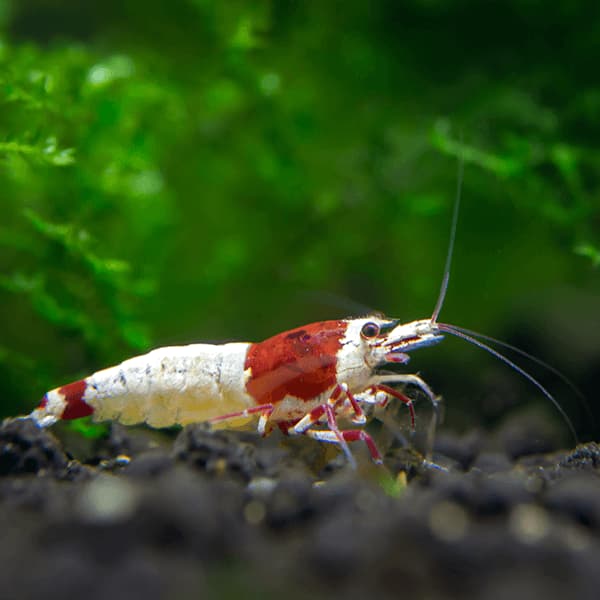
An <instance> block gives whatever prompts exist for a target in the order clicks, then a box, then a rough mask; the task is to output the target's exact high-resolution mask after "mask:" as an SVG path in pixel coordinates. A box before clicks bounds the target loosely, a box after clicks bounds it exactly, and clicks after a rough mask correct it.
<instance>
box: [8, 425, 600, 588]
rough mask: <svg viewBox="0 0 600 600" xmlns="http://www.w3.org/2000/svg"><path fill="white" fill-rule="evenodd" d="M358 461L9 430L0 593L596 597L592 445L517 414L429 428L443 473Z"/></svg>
mask: <svg viewBox="0 0 600 600" xmlns="http://www.w3.org/2000/svg"><path fill="white" fill-rule="evenodd" d="M507 432H508V433H507ZM491 438H493V439H494V440H495V442H494V444H491V443H488V439H491ZM498 440H500V442H499V441H498ZM282 442H285V443H282ZM332 456H333V459H331V458H332ZM357 456H358V458H359V468H358V470H356V471H353V470H351V469H350V468H349V467H348V466H347V465H346V464H345V463H344V461H343V460H341V458H339V457H336V455H335V454H329V453H324V450H323V447H322V446H319V445H318V444H316V443H315V442H313V441H310V440H289V441H285V440H282V439H281V438H277V437H271V438H267V439H260V438H258V437H256V436H254V435H250V434H244V433H237V432H227V433H225V432H211V431H209V430H207V429H206V428H205V427H202V426H192V427H188V428H187V429H184V430H183V431H181V432H180V433H178V434H177V433H173V432H153V431H150V430H145V429H125V428H123V427H120V426H114V427H112V429H111V431H110V433H109V435H108V436H107V437H104V438H103V439H101V440H95V441H90V440H86V439H85V438H83V437H82V436H81V435H79V434H75V433H73V432H71V431H68V430H67V429H57V430H56V431H55V432H49V431H42V430H39V429H38V428H37V427H36V426H35V425H34V424H33V423H32V422H30V421H28V420H22V421H7V422H5V423H4V424H3V425H2V427H1V428H0V502H1V509H0V539H1V542H0V598H11V599H18V598H45V599H48V598H63V599H69V598H77V599H78V600H82V599H83V600H94V599H101V598H102V599H104V598H109V599H111V600H118V599H120V598H124V599H125V598H126V599H128V600H135V599H137V598H144V599H146V600H152V599H162V598H169V599H170V598H174V599H186V598H262V599H269V598H281V597H282V595H284V596H283V597H284V598H285V600H293V599H295V598H326V597H327V598H337V597H343V598H344V599H345V600H351V599H354V598H356V599H359V598H432V599H435V598H466V597H468V598H486V599H493V600H496V599H503V598H510V599H512V600H514V599H520V598H536V597H537V598H542V597H543V598H545V599H549V598H566V597H571V598H578V599H582V598H583V599H585V598H590V599H591V598H597V597H598V590H599V589H600V568H599V565H600V447H598V446H597V445H596V444H594V443H588V444H585V445H580V446H578V447H577V448H575V449H573V450H558V449H557V448H556V444H555V443H554V442H553V441H552V440H551V439H543V436H542V437H540V436H539V435H538V434H532V433H531V431H530V430H529V425H528V423H526V422H525V421H524V422H523V423H520V422H519V420H518V419H516V420H515V421H513V423H512V424H511V428H509V429H508V430H507V429H505V430H504V432H503V433H502V435H501V436H500V437H499V436H498V435H496V434H484V433H483V432H480V431H472V432H468V433H467V434H465V435H462V436H456V435H453V434H450V433H443V432H442V433H439V434H438V437H437V442H436V453H435V454H434V457H433V460H434V461H435V462H436V463H437V464H438V465H440V466H443V467H445V468H446V469H447V471H443V470H439V469H436V468H434V467H428V466H424V465H423V464H422V463H421V462H420V459H419V458H418V457H417V455H416V454H415V453H414V452H410V451H408V450H403V449H401V448H400V449H395V450H392V451H390V452H388V454H387V457H386V465H385V467H379V468H378V467H375V466H373V465H371V464H370V463H369V461H368V459H367V457H366V453H363V452H362V451H361V450H360V449H358V450H357Z"/></svg>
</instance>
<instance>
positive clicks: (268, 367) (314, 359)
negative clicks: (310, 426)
mask: <svg viewBox="0 0 600 600" xmlns="http://www.w3.org/2000/svg"><path fill="white" fill-rule="evenodd" d="M346 326H347V324H346V323H345V322H344V321H323V322H321V323H312V324H310V325H306V326H305V327H300V328H298V329H292V330H291V331H285V332H284V333H280V334H278V335H276V336H273V337H272V338H269V339H268V340H265V341H264V342H260V343H259V344H252V345H251V346H250V348H249V349H248V355H247V356H246V363H245V365H244V368H245V369H251V373H252V374H251V376H250V379H249V380H248V383H247V384H246V390H247V391H248V393H249V394H250V395H251V396H252V397H253V398H254V399H255V400H256V402H257V404H275V403H277V402H279V401H280V400H283V398H285V397H286V396H294V397H296V398H299V399H301V400H313V399H314V398H315V397H317V396H319V394H322V393H323V392H325V391H327V390H328V389H330V388H331V387H332V386H334V385H335V384H336V383H337V381H336V363H337V358H336V354H337V352H338V350H339V349H340V347H341V340H342V338H343V336H344V334H345V332H346Z"/></svg>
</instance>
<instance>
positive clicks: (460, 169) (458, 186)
mask: <svg viewBox="0 0 600 600" xmlns="http://www.w3.org/2000/svg"><path fill="white" fill-rule="evenodd" d="M464 169H465V158H464V155H463V154H462V153H461V155H460V158H459V162H458V178H457V181H456V197H455V199H454V211H453V213H452V225H451V226H450V241H449V243H448V254H447V255H446V264H445V266H444V276H443V277H442V285H441V286H440V293H439V296H438V299H437V302H436V305H435V308H434V309H433V314H432V315H431V323H436V322H437V320H438V317H439V315H440V311H441V310H442V306H443V305H444V300H445V298H446V292H447V291H448V282H449V281H450V267H451V266H452V255H453V254H454V240H455V239H456V225H457V224H458V209H459V207H460V195H461V192H462V181H463V171H464Z"/></svg>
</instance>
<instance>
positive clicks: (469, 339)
mask: <svg viewBox="0 0 600 600" xmlns="http://www.w3.org/2000/svg"><path fill="white" fill-rule="evenodd" d="M436 325H437V328H438V329H439V330H440V331H444V332H446V333H449V334H450V335H454V336H456V337H458V338H461V339H463V340H465V341H466V342H468V343H469V344H473V345H474V346H477V347H478V348H481V349H482V350H485V351H486V352H488V353H489V354H491V355H492V356H495V357H496V358H497V359H498V360H500V361H502V362H503V363H504V364H506V365H508V366H509V367H511V368H512V369H514V370H515V371H516V372H517V373H519V375H521V376H522V377H524V378H525V379H527V380H528V381H529V382H530V383H532V384H533V385H534V386H535V387H536V388H537V389H538V390H539V391H540V392H542V394H544V396H546V398H547V399H548V400H550V402H552V404H553V405H554V407H555V408H556V410H557V411H558V412H559V413H560V415H561V416H562V418H563V419H564V421H565V423H566V424H567V426H568V427H569V430H570V431H571V434H572V435H573V439H574V440H575V443H576V444H578V443H579V440H578V438H577V433H575V427H573V423H572V422H571V419H569V417H568V416H567V413H566V412H565V411H564V409H563V407H562V406H561V405H560V404H559V403H558V401H557V400H556V398H555V397H554V396H553V395H552V394H551V393H550V392H549V391H548V390H547V389H546V388H545V387H544V386H543V385H542V384H541V383H540V382H539V381H538V380H537V379H536V378H535V377H533V375H530V374H529V373H528V372H527V371H525V369H522V368H521V367H519V365H517V364H515V363H514V362H513V361H512V360H510V358H508V357H506V356H504V354H501V353H500V352H498V351H497V350H495V349H494V348H492V347H491V346H488V345H487V344H485V343H483V342H482V341H481V340H478V339H475V338H474V337H472V336H471V335H468V334H467V333H465V332H464V331H461V329H457V328H456V327H454V326H453V325H448V324H447V323H437V324H436ZM494 341H495V340H494Z"/></svg>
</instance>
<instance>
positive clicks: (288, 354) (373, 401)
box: [28, 165, 573, 464]
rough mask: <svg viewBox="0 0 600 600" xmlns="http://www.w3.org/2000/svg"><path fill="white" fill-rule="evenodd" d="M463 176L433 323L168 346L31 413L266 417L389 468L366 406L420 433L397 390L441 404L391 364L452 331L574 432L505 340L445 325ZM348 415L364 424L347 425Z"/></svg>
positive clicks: (58, 392)
mask: <svg viewBox="0 0 600 600" xmlns="http://www.w3.org/2000/svg"><path fill="white" fill-rule="evenodd" d="M461 179H462V165H461V169H460V172H459V178H458V188H457V196H456V201H455V204H454V214H453V218H452V228H451V236H450V244H449V248H448V255H447V259H446V266H445V270H444V277H443V280H442V285H441V289H440V293H439V296H438V300H437V303H436V306H435V309H434V311H433V314H432V316H431V317H430V318H428V319H421V320H416V321H412V322H410V323H404V324H403V323H401V322H400V321H399V320H396V319H388V318H382V317H378V316H368V317H364V318H359V319H344V320H333V321H321V322H318V323H311V324H309V325H305V326H304V327H298V328H296V329H292V330H290V331H286V332H284V333H280V334H278V335H275V336H273V337H271V338H269V339H267V340H265V341H263V342H258V343H229V344H222V345H212V344H191V345H188V346H175V347H165V348H158V349H156V350H153V351H151V352H149V353H147V354H144V355H142V356H137V357H134V358H131V359H129V360H126V361H124V362H122V363H121V364H119V365H117V366H114V367H110V368H108V369H104V370H102V371H98V372H96V373H94V374H93V375H90V376H89V377H86V378H85V379H81V380H79V381H76V382H74V383H70V384H68V385H64V386H62V387H59V388H56V389H53V390H51V391H49V392H47V393H46V394H45V395H44V397H43V399H42V401H41V403H40V405H39V406H38V407H37V408H36V409H35V410H33V411H32V412H31V414H30V415H28V416H29V417H30V418H32V419H33V420H34V421H35V422H36V423H38V425H40V426H41V427H45V426H49V425H52V424H53V423H55V422H57V421H58V420H61V419H62V420H69V419H77V418H79V417H84V416H88V415H91V416H92V418H93V419H94V420H95V421H105V420H113V421H118V422H120V423H125V424H134V423H146V424H148V425H150V426H152V427H167V426H170V425H176V424H180V425H185V424H188V423H195V422H202V421H208V422H211V423H213V424H215V425H217V426H218V425H219V424H221V425H223V426H228V425H230V424H231V423H235V424H236V425H239V424H240V423H245V422H249V421H251V420H253V419H255V418H257V417H258V431H259V432H260V433H261V434H263V435H265V434H267V433H268V432H269V431H270V430H271V429H272V427H273V426H279V427H280V428H281V429H282V430H283V431H285V432H286V433H288V434H290V435H306V436H309V437H312V438H314V439H316V440H320V441H323V442H331V443H335V444H338V445H339V446H340V447H341V448H342V450H343V451H344V452H345V454H346V455H347V457H348V459H349V461H350V462H351V463H352V464H353V458H352V454H351V453H350V450H349V448H348V442H354V441H363V442H364V443H365V444H366V445H367V447H368V449H369V451H370V454H371V456H372V458H373V460H374V461H375V462H376V463H380V462H381V455H380V453H379V451H378V449H377V447H376V445H375V443H374V442H373V440H372V439H371V437H370V436H369V434H368V433H367V432H366V431H364V430H363V429H361V428H360V426H361V425H364V423H365V422H366V421H367V417H366V414H365V411H364V408H366V407H368V406H373V405H380V406H384V405H385V404H387V402H388V401H390V400H391V399H392V398H395V399H397V400H399V401H400V402H402V403H404V404H405V405H406V406H407V408H408V410H409V412H410V416H411V423H412V426H413V428H414V423H415V417H414V407H413V402H412V400H411V399H410V398H409V397H408V396H407V395H405V394H404V393H403V391H401V390H398V389H396V388H395V387H394V386H397V385H400V386H402V388H404V387H406V386H416V387H417V388H419V389H421V390H422V391H423V392H424V393H425V395H426V396H427V397H428V398H429V399H430V400H431V402H432V403H433V405H434V408H435V407H436V406H437V405H436V402H437V399H436V397H435V395H434V394H433V392H432V391H431V389H430V388H429V386H428V385H427V384H426V383H425V382H424V381H423V380H422V379H421V378H420V377H419V376H418V375H413V374H401V373H390V372H389V371H387V372H386V367H389V366H390V365H395V364H398V363H400V364H406V363H408V361H409V359H410V356H409V353H410V352H412V351H413V350H416V349H418V348H422V347H426V346H431V345H433V344H437V343H438V342H440V341H441V340H442V339H443V334H444V333H446V334H450V335H454V336H457V337H459V338H462V339H463V340H465V341H467V342H469V343H472V344H475V345H477V346H478V347H480V348H482V349H484V350H486V351H487V352H490V353H491V354H493V355H494V356H495V357H496V358H499V359H500V360H502V361H504V362H505V363H506V364H508V365H509V366H510V367H512V368H514V369H515V370H517V371H518V372H519V373H520V374H521V375H523V376H524V377H526V378H527V379H528V380H529V381H530V382H531V383H533V384H534V385H535V386H536V387H537V388H538V389H539V390H540V391H541V392H542V393H543V394H544V395H545V396H546V397H547V398H549V399H550V400H551V401H552V402H553V403H554V405H555V406H556V407H557V409H558V410H559V412H560V413H561V414H562V416H563V417H564V418H565V420H566V422H567V424H568V425H569V427H570V428H571V431H573V427H572V425H571V422H570V421H569V419H568V417H567V416H566V415H565V413H564V411H563V410H562V408H561V407H560V406H559V405H558V403H557V402H556V400H555V399H554V398H553V397H552V396H551V395H550V393H549V392H548V391H547V390H546V389H545V388H544V387H542V385H541V384H540V383H538V382H537V381H536V380H535V379H533V377H531V375H529V374H528V373H526V372H525V371H523V370H522V369H521V368H520V367H518V366H517V365H515V364H514V363H513V362H512V361H510V360H509V359H508V358H506V357H504V356H503V355H501V354H500V353H499V352H498V351H497V350H495V349H493V348H492V347H490V346H489V345H486V344H485V343H484V342H483V341H482V340H486V341H490V342H494V341H495V340H493V339H492V338H489V337H485V336H480V337H478V336H479V334H476V333H473V332H471V331H469V330H465V329H462V328H460V327H457V326H453V325H448V324H443V323H438V320H437V318H438V315H439V313H440V310H441V308H442V304H443V301H444V298H445V294H446V290H447V287H448V281H449V276H450V264H451V257H452V252H453V245H454V238H455V233H456V223H457V217H458V208H459V198H460V194H459V192H460V187H461ZM340 417H343V418H345V419H346V420H350V421H351V422H352V423H353V425H354V428H352V429H340V428H339V426H338V419H339V418H340Z"/></svg>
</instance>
